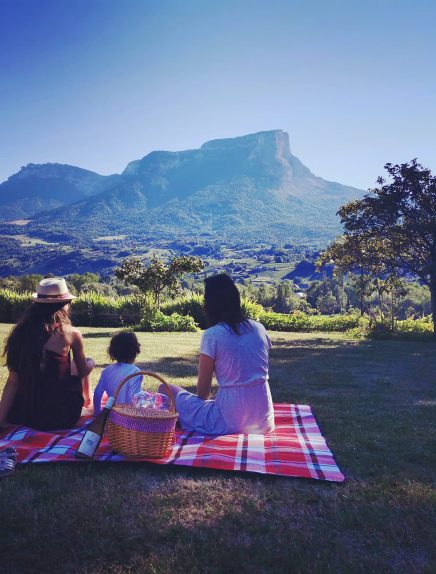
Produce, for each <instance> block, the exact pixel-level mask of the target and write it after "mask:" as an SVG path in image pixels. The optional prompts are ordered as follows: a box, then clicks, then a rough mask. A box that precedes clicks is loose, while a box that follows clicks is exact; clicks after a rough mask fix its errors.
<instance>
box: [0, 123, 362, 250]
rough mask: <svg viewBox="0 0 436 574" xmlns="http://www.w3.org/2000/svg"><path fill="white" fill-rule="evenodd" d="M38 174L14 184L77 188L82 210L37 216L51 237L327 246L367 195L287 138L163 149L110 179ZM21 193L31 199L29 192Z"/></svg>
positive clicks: (269, 135)
mask: <svg viewBox="0 0 436 574" xmlns="http://www.w3.org/2000/svg"><path fill="white" fill-rule="evenodd" d="M48 165H50V164H48ZM35 167H36V168H38V169H37V172H38V173H37V174H34V173H32V171H33V169H34V168H33V166H28V168H26V170H27V172H28V173H29V177H28V178H27V180H26V178H25V177H24V175H25V174H22V173H21V172H20V174H21V175H20V177H16V176H13V177H14V178H16V179H15V180H14V181H19V182H23V180H24V181H32V182H33V183H34V182H35V181H36V180H37V179H38V177H39V178H40V181H43V182H44V186H46V187H45V188H44V189H48V188H49V187H50V186H49V185H48V184H49V182H53V181H55V182H56V186H57V189H58V191H59V190H67V191H68V190H70V191H68V193H67V195H68V197H69V198H70V203H72V202H74V203H73V204H72V205H68V206H61V207H59V208H58V209H56V210H54V211H46V212H45V213H42V214H40V215H38V216H36V217H35V218H34V222H33V223H32V224H31V227H30V228H29V229H33V231H34V232H38V231H44V230H47V229H50V226H52V225H53V221H56V222H57V225H58V226H59V227H64V228H68V229H70V230H74V232H75V233H78V234H80V236H81V237H88V238H90V239H92V237H94V236H97V235H99V234H100V235H105V234H106V235H108V234H109V235H110V234H113V233H123V234H127V235H128V236H138V235H141V234H144V235H148V236H149V237H154V236H156V237H162V236H165V237H173V236H174V235H184V236H186V235H193V236H199V235H200V236H201V235H204V234H209V235H211V236H214V237H216V238H217V239H220V238H226V240H227V241H228V240H232V238H234V239H235V240H239V239H241V238H243V239H246V240H247V241H256V242H258V241H265V240H272V241H281V240H285V241H298V242H299V243H304V242H305V241H307V240H310V241H313V240H314V239H315V240H319V241H326V240H327V239H330V238H332V237H334V236H335V235H336V234H337V233H338V231H339V230H340V226H339V221H338V218H337V216H336V211H337V209H338V208H339V206H340V205H342V204H343V203H344V202H345V201H349V200H350V199H353V198H355V197H358V196H360V195H361V194H362V192H361V191H360V190H357V189H354V188H351V187H347V186H343V185H341V184H338V183H333V182H328V181H325V180H323V179H321V178H319V177H316V176H315V175H313V174H312V172H311V171H310V170H309V169H308V168H307V167H306V166H304V165H303V164H302V163H301V162H300V160H299V159H298V158H296V157H295V156H293V155H292V153H291V150H290V146H289V136H288V134H287V133H286V132H284V131H282V130H272V131H266V132H259V133H255V134H249V135H246V136H242V137H237V138H231V139H230V138H229V139H221V140H213V141H210V142H207V143H205V144H204V145H202V146H201V148H199V149H195V150H188V151H181V152H165V151H155V152H152V153H150V154H148V155H147V156H145V157H144V158H142V159H140V160H136V161H133V162H131V163H129V164H128V166H127V167H126V169H125V170H124V172H123V173H122V174H121V175H120V176H111V177H112V179H111V178H103V179H99V178H102V176H98V175H97V174H93V173H92V172H86V171H85V170H79V168H71V166H58V167H56V168H50V167H47V166H45V167H44V170H42V168H41V166H39V167H38V166H35ZM61 168H69V169H70V170H71V169H73V170H74V169H75V170H78V171H77V172H74V171H69V170H68V169H66V170H62V169H61ZM43 171H44V176H43V177H42V175H41V174H42V173H43ZM35 178H36V179H35ZM10 179H12V178H10ZM9 181H10V180H8V182H9ZM8 182H5V183H8ZM3 185H5V184H3ZM47 186H48V187H47ZM1 187H2V186H0V194H1ZM23 189H27V191H26V192H25V193H27V194H29V193H30V189H31V187H30V186H27V187H26V186H24V187H23ZM73 191H74V193H73ZM21 193H23V192H21ZM86 194H87V197H84V196H85V195H86ZM80 195H81V197H80ZM60 196H61V197H59V195H56V194H54V193H53V194H52V195H51V199H52V200H57V201H61V200H63V201H65V193H60ZM0 203H1V202H0ZM0 208H1V205H0Z"/></svg>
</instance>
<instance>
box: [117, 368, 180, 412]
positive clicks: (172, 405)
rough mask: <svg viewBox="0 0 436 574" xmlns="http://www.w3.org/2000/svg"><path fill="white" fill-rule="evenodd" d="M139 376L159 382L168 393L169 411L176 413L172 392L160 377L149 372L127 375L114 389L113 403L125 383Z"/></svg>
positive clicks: (136, 372)
mask: <svg viewBox="0 0 436 574" xmlns="http://www.w3.org/2000/svg"><path fill="white" fill-rule="evenodd" d="M140 375H142V376H144V377H153V378H154V379H157V380H158V381H160V382H161V383H163V384H164V385H165V388H166V390H167V393H168V398H169V399H170V411H171V412H172V413H175V412H176V405H175V402H174V395H173V391H172V389H171V387H170V385H169V384H168V383H167V382H166V381H165V380H164V379H163V378H162V377H160V376H159V375H157V374H156V373H152V372H151V371H135V372H134V373H132V374H131V375H127V377H125V378H124V379H123V380H122V381H121V382H120V384H119V385H118V387H117V388H116V389H115V392H114V399H115V401H116V400H117V396H118V393H119V392H120V390H121V388H122V387H123V386H124V385H125V384H126V383H127V381H129V380H130V379H133V378H134V377H138V376H140Z"/></svg>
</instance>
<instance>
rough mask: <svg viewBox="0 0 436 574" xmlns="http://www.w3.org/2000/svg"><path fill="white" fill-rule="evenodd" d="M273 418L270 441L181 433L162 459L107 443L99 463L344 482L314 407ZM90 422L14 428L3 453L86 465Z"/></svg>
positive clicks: (2, 439) (280, 411) (3, 441)
mask: <svg viewBox="0 0 436 574" xmlns="http://www.w3.org/2000/svg"><path fill="white" fill-rule="evenodd" d="M274 414H275V423H276V428H275V430H274V431H273V432H271V433H268V434H266V435H255V434H235V435H226V436H218V437H211V436H207V435H201V434H199V433H194V432H187V431H184V430H182V429H180V428H176V441H175V444H174V446H173V447H172V450H170V451H169V452H168V453H167V454H166V456H165V457H164V458H162V459H145V458H131V457H125V456H122V455H120V454H117V453H114V452H113V450H112V448H111V445H110V444H109V442H108V440H107V438H106V437H104V438H103V440H102V442H101V443H100V446H99V447H98V450H97V452H96V455H95V457H94V461H95V462H104V461H110V462H122V461H129V462H151V463H154V464H168V465H181V466H190V467H202V468H215V469H220V470H230V471H247V472H256V473H261V474H275V475H281V476H293V477H302V478H314V479H317V480H328V481H333V482H342V481H343V480H344V475H343V474H342V473H341V471H340V470H339V468H338V466H337V465H336V463H335V460H334V458H333V455H332V453H331V452H330V450H329V448H328V447H327V445H326V442H325V440H324V438H323V436H322V435H321V432H320V430H319V428H318V425H317V423H316V420H315V417H314V416H313V414H312V411H311V408H310V406H308V405H294V404H275V405H274ZM89 422H90V419H89V418H88V419H85V420H84V419H81V421H80V422H79V425H80V426H77V427H76V428H73V429H70V430H66V431H65V430H63V431H53V432H43V431H37V430H34V429H31V428H28V427H23V426H21V427H9V428H8V429H7V430H6V431H3V432H2V433H1V434H0V449H1V448H4V447H7V446H15V447H16V448H17V450H18V461H17V463H18V464H29V463H46V462H77V463H79V462H80V463H82V464H83V460H79V459H77V458H76V457H75V456H74V454H75V451H76V449H77V447H78V445H79V443H80V441H81V439H82V437H83V434H84V432H85V429H86V427H87V425H88V424H89ZM80 423H81V424H80ZM85 464H90V463H89V462H85ZM91 464H92V463H91Z"/></svg>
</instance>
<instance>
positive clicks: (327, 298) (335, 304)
mask: <svg viewBox="0 0 436 574" xmlns="http://www.w3.org/2000/svg"><path fill="white" fill-rule="evenodd" d="M306 297H307V302H308V303H309V304H310V305H312V307H314V308H315V309H318V311H319V312H320V313H322V314H323V315H334V314H337V313H341V312H342V311H344V310H345V307H346V296H345V291H344V285H343V282H342V281H341V280H337V279H335V278H328V277H327V278H325V279H323V280H322V281H314V282H313V283H312V284H311V285H310V287H309V288H308V289H307V292H306Z"/></svg>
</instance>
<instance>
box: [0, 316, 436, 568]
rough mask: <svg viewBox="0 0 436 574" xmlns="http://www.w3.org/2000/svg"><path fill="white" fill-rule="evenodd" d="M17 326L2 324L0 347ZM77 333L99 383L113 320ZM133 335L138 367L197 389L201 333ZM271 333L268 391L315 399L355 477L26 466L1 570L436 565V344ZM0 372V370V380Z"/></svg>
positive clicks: (17, 478)
mask: <svg viewBox="0 0 436 574" xmlns="http://www.w3.org/2000/svg"><path fill="white" fill-rule="evenodd" d="M9 329H10V326H9V325H2V326H0V342H2V341H3V340H4V337H5V335H6V334H7V332H8V331H9ZM82 332H83V334H84V337H85V345H86V352H87V355H89V356H93V357H94V358H95V359H96V360H97V363H98V367H97V369H96V372H95V373H94V375H93V384H96V382H97V379H98V374H99V372H100V371H101V369H102V368H104V366H105V365H107V364H108V358H107V356H106V352H105V350H106V347H107V344H108V339H109V336H110V334H111V332H112V330H111V329H104V328H101V329H98V328H84V329H82ZM138 337H139V339H140V342H141V345H142V352H141V358H142V360H143V362H142V363H141V366H142V367H145V368H147V369H150V370H155V371H157V372H159V373H161V374H162V375H163V376H164V377H166V378H167V379H168V380H170V381H172V382H175V383H178V384H181V385H183V386H185V387H187V388H191V389H193V388H194V384H195V374H196V357H197V352H198V346H199V338H200V334H199V333H175V334H165V333H159V334H152V333H139V334H138ZM272 340H273V343H274V348H273V350H272V355H271V390H272V393H273V398H274V400H275V401H276V402H285V401H287V402H298V403H306V404H310V405H312V407H313V410H314V413H315V415H316V417H317V419H318V423H319V425H320V427H321V429H322V432H323V434H324V436H325V437H326V439H327V441H328V444H329V446H330V448H331V450H332V451H333V453H334V455H335V458H336V460H337V462H338V464H339V466H340V468H341V470H342V471H343V472H344V473H345V475H346V477H347V480H346V482H344V483H343V484H329V483H320V482H316V481H309V480H303V479H287V478H280V477H263V476H258V475H254V474H238V475H236V474H230V473H225V472H218V471H202V470H189V469H183V468H181V467H178V468H161V467H157V466H153V465H151V464H123V465H115V464H114V465H93V464H83V465H76V464H71V465H64V466H56V465H52V466H49V465H43V466H39V467H38V466H36V465H35V466H33V467H32V466H29V467H23V468H21V467H19V468H18V469H17V472H16V473H15V475H14V476H13V477H11V478H9V479H7V480H4V481H2V482H0V500H1V505H0V529H1V537H0V571H1V572H5V573H20V574H25V573H28V572H29V573H30V572H38V573H45V572H47V573H48V572H50V573H51V572H57V573H58V572H74V573H103V572H104V573H127V572H151V573H167V572H168V573H169V572H171V573H206V572H217V573H221V572H223V573H233V572H235V573H236V572H238V573H270V572H278V573H282V572H286V573H296V574H298V573H320V574H324V573H331V574H337V573H348V572H350V573H362V574H364V573H365V574H367V573H372V572H383V573H392V574H394V573H395V574H398V573H404V574H414V573H428V574H430V572H434V571H435V569H436V555H435V548H434V532H435V526H436V524H435V522H436V521H435V516H436V509H435V502H436V500H435V491H434V486H435V466H434V457H433V458H432V453H433V454H434V452H435V440H434V439H435V432H434V431H435V428H434V421H435V410H436V409H435V407H436V396H435V395H436V393H435V384H434V373H435V372H436V348H435V345H434V343H433V342H413V341H407V342H406V341H371V342H368V341H356V340H348V339H346V338H345V336H343V335H341V334H331V335H330V334H329V335H325V334H323V335H319V334H310V333H308V334H298V333H272ZM5 378H6V369H4V368H2V369H1V382H0V387H1V386H2V385H3V384H4V381H5Z"/></svg>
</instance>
